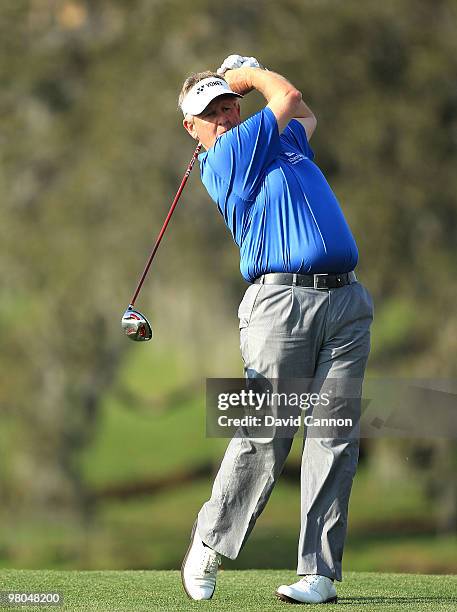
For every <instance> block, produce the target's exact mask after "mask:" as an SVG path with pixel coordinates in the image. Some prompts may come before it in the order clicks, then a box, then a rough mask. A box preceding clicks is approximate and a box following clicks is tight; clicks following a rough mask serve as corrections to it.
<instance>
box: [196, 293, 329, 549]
mask: <svg viewBox="0 0 457 612" xmlns="http://www.w3.org/2000/svg"><path fill="white" fill-rule="evenodd" d="M305 291H306V290H304V289H300V288H293V287H288V286H278V285H268V286H266V285H265V286H264V285H252V286H251V287H249V288H248V290H247V291H246V295H245V297H244V299H243V301H242V303H241V304H240V309H239V318H240V335H241V350H242V355H243V360H244V363H245V371H246V375H247V376H248V377H249V378H266V379H268V380H273V379H290V378H305V377H311V376H312V374H313V372H314V368H315V363H316V357H317V355H318V352H319V348H320V344H321V339H322V338H323V336H324V333H325V319H326V315H327V311H328V295H327V294H326V292H318V291H313V292H308V294H305V293H304V292H305ZM304 302H306V303H305V304H304ZM311 328H312V329H313V333H312V334H311V333H310V329H311ZM291 445H292V438H279V437H273V438H269V439H264V440H262V441H260V440H257V439H249V438H234V439H233V440H231V442H230V444H229V446H228V448H227V451H226V453H225V456H224V459H223V461H222V464H221V467H220V469H219V472H218V474H217V476H216V480H215V482H214V486H213V490H212V494H211V498H210V500H208V501H207V502H206V503H205V504H204V505H203V507H202V509H201V510H200V513H199V515H198V533H199V535H200V537H201V539H202V540H203V542H205V543H206V544H207V545H208V546H210V547H211V548H214V550H216V551H217V552H218V553H220V554H222V555H224V556H226V557H229V558H231V559H234V558H236V556H237V555H238V553H239V551H240V549H241V548H242V546H243V545H244V543H245V542H246V540H247V538H248V536H249V534H250V532H251V531H252V529H253V527H254V524H255V522H256V520H257V518H258V516H259V515H260V514H261V512H262V510H263V509H264V507H265V505H266V503H267V501H268V499H269V496H270V494H271V491H272V489H273V487H274V485H275V483H276V481H277V479H278V477H279V475H280V473H281V471H282V469H283V466H284V462H285V460H286V458H287V456H288V454H289V451H290V448H291Z"/></svg>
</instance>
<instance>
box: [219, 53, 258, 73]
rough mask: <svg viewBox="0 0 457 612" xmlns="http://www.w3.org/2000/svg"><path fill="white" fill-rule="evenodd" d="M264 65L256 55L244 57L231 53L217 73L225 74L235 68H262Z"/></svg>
mask: <svg viewBox="0 0 457 612" xmlns="http://www.w3.org/2000/svg"><path fill="white" fill-rule="evenodd" d="M262 67H263V66H261V65H260V63H259V62H258V61H257V60H256V58H255V57H244V56H242V55H229V56H228V57H227V58H226V59H225V60H224V61H223V62H222V65H221V67H220V68H219V69H218V70H217V74H222V75H224V74H225V73H226V72H227V70H234V69H235V68H262Z"/></svg>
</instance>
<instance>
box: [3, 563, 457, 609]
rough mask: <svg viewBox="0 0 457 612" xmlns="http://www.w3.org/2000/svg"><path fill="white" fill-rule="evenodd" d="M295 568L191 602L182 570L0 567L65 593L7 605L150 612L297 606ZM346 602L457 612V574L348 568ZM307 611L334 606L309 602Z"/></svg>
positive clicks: (29, 583)
mask: <svg viewBox="0 0 457 612" xmlns="http://www.w3.org/2000/svg"><path fill="white" fill-rule="evenodd" d="M296 579H297V578H296V575H295V574H294V573H293V572H292V571H290V570H246V571H223V570H222V571H221V572H220V573H219V576H218V583H217V588H216V593H215V595H214V598H213V599H212V600H211V601H205V602H194V601H190V600H189V599H188V598H187V596H186V595H185V594H184V592H183V590H182V587H181V580H180V575H179V572H177V571H95V572H79V571H65V572H62V571H34V570H0V583H1V587H0V590H2V591H5V590H8V589H10V590H15V591H21V590H22V591H38V592H52V591H60V592H61V593H62V594H63V597H64V603H63V605H61V606H30V605H29V606H26V607H20V606H16V607H11V606H9V607H3V608H0V609H1V610H3V609H7V610H20V609H21V610H28V609H30V610H53V611H54V612H57V611H58V610H84V611H90V610H99V611H102V610H103V612H111V611H119V612H120V611H124V610H125V611H132V612H143V611H144V612H146V611H147V610H163V611H166V612H174V611H176V612H178V611H179V612H185V611H187V610H197V609H201V610H224V611H228V612H235V611H239V610H246V611H249V612H258V611H262V612H269V611H273V610H278V611H281V610H282V611H283V612H284V611H289V610H291V609H292V610H294V609H295V607H292V608H291V604H287V603H283V602H280V601H278V600H277V599H276V598H275V596H274V592H275V590H276V588H277V587H278V586H279V585H280V584H282V583H286V584H288V583H291V582H295V580H296ZM337 590H338V605H339V606H342V609H343V610H344V612H353V611H355V610H360V611H364V612H371V611H375V612H377V611H384V610H386V611H388V612H397V611H398V612H400V611H403V610H408V611H409V612H412V611H417V612H422V611H426V610H437V611H440V612H441V611H445V610H446V612H447V611H449V612H450V611H455V610H457V577H456V576H430V575H418V574H377V573H358V572H347V573H346V574H345V579H344V582H342V583H341V584H338V585H337ZM306 609H307V610H315V609H320V610H322V609H324V610H327V609H330V610H334V607H333V606H332V607H331V608H322V606H310V605H308V606H306Z"/></svg>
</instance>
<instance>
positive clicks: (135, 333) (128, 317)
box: [121, 143, 202, 342]
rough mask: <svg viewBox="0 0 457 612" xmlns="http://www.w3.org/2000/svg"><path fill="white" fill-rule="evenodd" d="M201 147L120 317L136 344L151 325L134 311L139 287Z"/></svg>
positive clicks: (146, 336)
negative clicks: (126, 306) (128, 302)
mask: <svg viewBox="0 0 457 612" xmlns="http://www.w3.org/2000/svg"><path fill="white" fill-rule="evenodd" d="M201 147H202V145H201V144H200V143H198V145H197V147H196V149H195V151H194V154H193V155H192V159H191V160H190V162H189V165H188V166H187V170H186V172H185V174H184V176H183V178H182V181H181V185H180V186H179V189H178V191H177V193H176V195H175V198H174V200H173V202H172V204H171V206H170V210H169V211H168V215H167V217H166V219H165V221H164V224H163V226H162V229H161V230H160V232H159V235H158V236H157V239H156V242H155V245H154V248H153V249H152V251H151V254H150V256H149V259H148V261H147V263H146V266H145V268H144V271H143V274H142V275H141V278H140V280H139V281H138V285H137V288H136V290H135V293H134V294H133V297H132V299H131V300H130V304H129V305H128V308H127V310H126V311H125V312H124V315H123V317H122V321H121V326H122V329H123V331H124V333H125V334H126V335H127V336H128V337H129V338H130V340H135V341H136V342H143V341H145V340H151V338H152V327H151V324H150V323H149V321H148V320H147V318H146V317H145V316H144V315H143V314H141V312H140V311H139V310H136V309H135V308H134V305H135V301H136V299H137V297H138V294H139V293H140V290H141V287H142V286H143V283H144V279H145V278H146V275H147V273H148V271H149V268H150V267H151V263H152V260H153V259H154V256H155V254H156V252H157V249H158V248H159V244H160V241H161V240H162V237H163V235H164V233H165V230H166V229H167V225H168V223H169V221H170V219H171V216H172V214H173V211H174V209H175V208H176V204H177V203H178V200H179V198H180V196H181V193H182V191H183V189H184V186H185V184H186V183H187V179H188V178H189V175H190V173H191V171H192V168H193V165H194V163H195V160H196V159H197V155H198V154H199V152H200V149H201Z"/></svg>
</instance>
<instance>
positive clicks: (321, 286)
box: [314, 274, 328, 289]
mask: <svg viewBox="0 0 457 612" xmlns="http://www.w3.org/2000/svg"><path fill="white" fill-rule="evenodd" d="M327 276H328V274H315V275H314V289H327V283H324V284H323V285H320V284H319V279H320V278H321V277H322V279H324V278H327Z"/></svg>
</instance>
